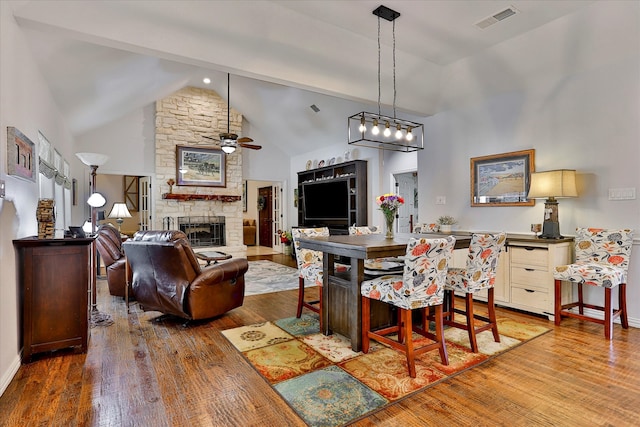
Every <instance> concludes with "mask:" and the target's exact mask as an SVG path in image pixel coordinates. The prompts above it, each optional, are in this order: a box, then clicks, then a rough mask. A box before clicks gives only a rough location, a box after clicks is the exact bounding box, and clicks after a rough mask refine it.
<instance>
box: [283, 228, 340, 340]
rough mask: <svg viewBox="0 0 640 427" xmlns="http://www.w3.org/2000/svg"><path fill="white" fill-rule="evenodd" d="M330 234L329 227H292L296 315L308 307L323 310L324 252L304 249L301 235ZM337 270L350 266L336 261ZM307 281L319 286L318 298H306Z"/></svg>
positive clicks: (316, 310) (313, 309)
mask: <svg viewBox="0 0 640 427" xmlns="http://www.w3.org/2000/svg"><path fill="white" fill-rule="evenodd" d="M323 236H329V228H328V227H316V228H292V229H291V237H293V247H294V250H295V251H296V252H295V253H296V262H297V264H298V274H299V279H298V310H297V312H296V317H298V318H300V316H302V309H303V308H305V307H306V308H308V309H309V310H311V311H313V312H314V313H318V314H320V313H321V312H322V281H323V273H322V268H323V266H322V257H323V254H322V252H320V251H314V250H311V249H304V248H301V247H300V238H301V237H323ZM334 268H335V271H336V272H345V271H347V270H348V269H349V268H348V266H346V265H344V264H339V263H335V266H334ZM305 281H309V282H311V283H314V284H315V285H316V286H318V299H317V300H312V301H306V300H305V299H304V289H305ZM320 327H321V328H322V315H320Z"/></svg>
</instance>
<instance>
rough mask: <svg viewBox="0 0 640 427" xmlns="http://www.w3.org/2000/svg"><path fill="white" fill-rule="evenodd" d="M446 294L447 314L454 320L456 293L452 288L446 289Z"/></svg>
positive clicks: (447, 316) (448, 317)
mask: <svg viewBox="0 0 640 427" xmlns="http://www.w3.org/2000/svg"><path fill="white" fill-rule="evenodd" d="M445 294H446V296H447V298H446V299H445V300H446V302H447V308H446V310H447V315H446V317H445V318H446V319H447V320H449V321H451V322H453V319H454V317H455V315H456V314H455V304H456V294H455V292H454V291H452V290H446V291H445Z"/></svg>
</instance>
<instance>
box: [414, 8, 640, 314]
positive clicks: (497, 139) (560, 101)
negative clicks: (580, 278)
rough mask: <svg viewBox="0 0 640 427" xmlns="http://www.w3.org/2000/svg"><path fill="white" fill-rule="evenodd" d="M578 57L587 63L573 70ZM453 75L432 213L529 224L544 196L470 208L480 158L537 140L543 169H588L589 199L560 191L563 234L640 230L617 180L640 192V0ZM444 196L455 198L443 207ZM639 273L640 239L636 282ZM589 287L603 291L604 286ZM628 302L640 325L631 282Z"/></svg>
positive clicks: (501, 225) (589, 12) (438, 122)
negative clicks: (585, 229) (614, 197)
mask: <svg viewBox="0 0 640 427" xmlns="http://www.w3.org/2000/svg"><path fill="white" fill-rule="evenodd" d="M614 23H615V24H614ZM567 62H571V63H572V64H571V67H570V68H571V69H572V70H576V69H577V70H578V71H573V72H571V73H565V71H564V67H563V65H564V64H566V63H567ZM443 74H444V75H445V76H447V81H446V82H444V85H443V86H444V87H445V88H447V89H446V90H445V91H444V92H443V102H444V104H445V105H447V106H448V107H450V110H448V111H446V112H443V113H439V114H436V115H435V116H433V117H430V118H428V119H427V121H426V122H425V134H427V135H429V137H428V141H429V142H428V143H427V144H426V149H425V150H424V151H422V152H420V153H419V154H418V169H419V173H418V180H419V193H420V195H419V197H420V217H421V218H423V219H425V220H427V219H428V218H437V217H438V216H439V215H442V214H450V215H453V216H455V217H456V218H458V219H459V225H458V228H459V229H463V230H505V231H508V232H522V233H528V232H529V225H530V224H531V223H541V222H542V220H543V207H544V204H543V203H540V202H539V203H536V205H535V206H533V207H473V208H472V207H470V190H469V187H470V184H469V179H470V173H469V159H470V158H471V157H478V156H484V155H490V154H498V153H505V152H510V151H517V150H523V149H530V148H534V149H535V167H536V170H538V171H544V170H550V169H560V168H566V169H576V170H577V174H578V193H579V197H578V198H576V199H562V200H560V206H559V219H560V229H561V232H562V233H563V234H567V235H572V234H573V233H574V230H575V227H577V226H594V227H610V228H618V227H619V228H622V227H625V228H632V229H635V230H636V235H637V237H639V238H640V200H639V199H637V198H636V199H635V200H630V201H609V200H608V189H609V188H619V187H635V188H636V191H638V190H640V188H638V187H640V164H639V161H640V143H639V141H640V120H639V118H640V3H638V2H598V3H596V4H594V5H592V6H591V7H589V8H587V9H586V10H584V11H582V12H579V13H576V14H573V15H570V16H567V17H565V18H562V19H559V20H557V21H554V22H552V23H550V24H549V25H546V26H544V27H541V28H539V29H537V30H534V31H532V32H530V33H528V34H526V35H524V36H523V37H519V38H517V39H514V40H511V41H508V42H505V43H502V44H500V45H498V46H495V47H494V48H493V49H490V50H489V51H487V52H485V53H483V54H481V55H478V56H475V57H471V58H467V59H465V60H462V61H459V62H457V63H454V64H452V65H451V66H450V67H449V69H448V70H447V72H445V73H443ZM439 195H444V196H446V200H447V204H446V205H436V204H435V198H436V196H439ZM638 196H640V193H638ZM423 201H424V202H423ZM638 241H640V240H638V239H636V242H638ZM639 271H640V246H638V245H637V244H636V245H634V249H633V255H632V261H631V270H630V275H629V280H628V282H629V283H630V284H634V283H638V282H640V274H638V273H639ZM588 291H594V292H589V296H590V298H592V299H593V300H594V301H597V300H601V295H602V290H600V289H589V290H588ZM627 300H628V303H629V315H630V317H632V318H634V319H635V320H634V321H635V322H636V325H638V326H640V287H638V286H629V287H628V297H627Z"/></svg>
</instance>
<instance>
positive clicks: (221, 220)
mask: <svg viewBox="0 0 640 427" xmlns="http://www.w3.org/2000/svg"><path fill="white" fill-rule="evenodd" d="M178 229H179V230H180V231H182V232H184V234H186V235H187V238H188V239H189V243H190V244H191V246H193V247H202V246H225V245H226V239H225V235H226V231H225V217H224V216H179V217H178Z"/></svg>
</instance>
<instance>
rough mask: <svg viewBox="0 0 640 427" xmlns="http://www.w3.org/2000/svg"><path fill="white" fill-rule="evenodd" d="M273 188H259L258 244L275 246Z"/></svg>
mask: <svg viewBox="0 0 640 427" xmlns="http://www.w3.org/2000/svg"><path fill="white" fill-rule="evenodd" d="M272 228H273V188H272V187H260V188H258V244H259V245H260V246H267V247H269V248H270V247H273V233H272V231H271V229H272Z"/></svg>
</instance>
